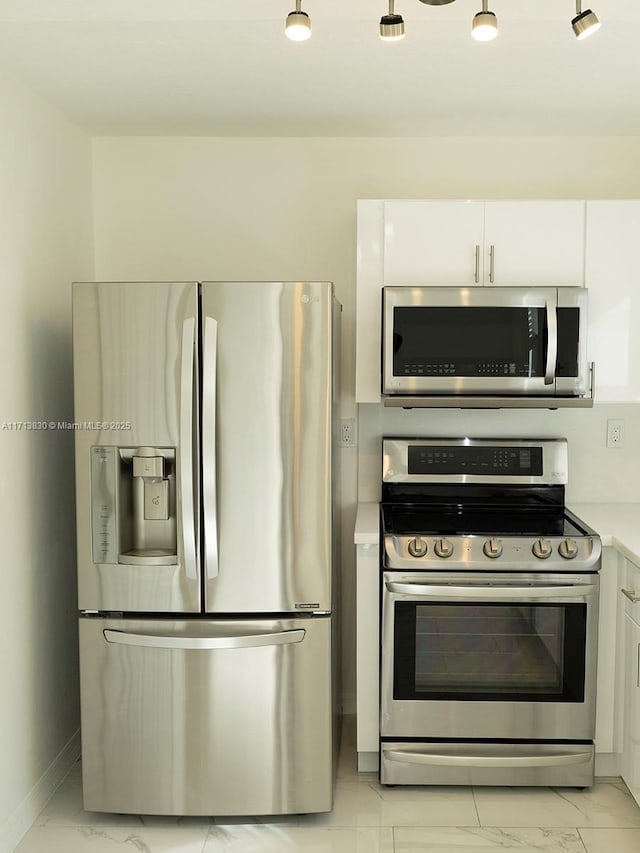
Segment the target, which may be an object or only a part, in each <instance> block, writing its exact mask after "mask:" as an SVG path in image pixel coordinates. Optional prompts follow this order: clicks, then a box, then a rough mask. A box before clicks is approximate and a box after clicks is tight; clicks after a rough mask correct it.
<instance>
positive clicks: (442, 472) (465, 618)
mask: <svg viewBox="0 0 640 853" xmlns="http://www.w3.org/2000/svg"><path fill="white" fill-rule="evenodd" d="M567 471H568V466H567V444H566V441H565V440H564V439H552V440H548V439H544V440H539V439H532V440H522V439H518V440H503V439H491V440H488V439H467V438H460V439H437V438H429V439H405V438H402V439H396V438H387V439H384V441H383V472H382V481H383V483H382V504H381V515H382V527H381V530H382V534H381V535H382V543H381V544H382V547H381V554H382V614H381V619H382V626H381V638H382V648H381V716H380V738H381V744H380V747H381V767H380V778H381V781H382V782H383V783H384V784H445V785H456V784H460V785H468V784H473V785H571V786H578V787H584V786H589V785H591V784H592V783H593V773H594V733H595V690H596V655H597V632H598V588H599V578H598V571H599V569H600V562H601V543H600V539H599V537H598V535H597V534H596V533H595V532H594V531H593V530H591V529H590V528H589V527H587V526H586V525H585V524H584V523H583V522H582V521H581V520H580V519H579V518H577V517H576V516H575V515H573V513H571V512H570V511H569V510H567V508H566V507H565V503H564V495H565V485H566V483H567Z"/></svg>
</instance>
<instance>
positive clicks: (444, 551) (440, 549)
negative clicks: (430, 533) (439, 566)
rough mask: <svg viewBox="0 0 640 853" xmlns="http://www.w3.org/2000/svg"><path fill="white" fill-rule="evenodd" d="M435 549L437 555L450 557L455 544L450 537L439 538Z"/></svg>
mask: <svg viewBox="0 0 640 853" xmlns="http://www.w3.org/2000/svg"><path fill="white" fill-rule="evenodd" d="M433 550H434V551H435V552H436V556H437V557H450V556H451V555H452V554H453V544H452V543H451V542H450V541H449V540H448V539H438V540H437V541H436V543H435V545H434V546H433Z"/></svg>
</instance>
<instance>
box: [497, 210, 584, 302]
mask: <svg viewBox="0 0 640 853" xmlns="http://www.w3.org/2000/svg"><path fill="white" fill-rule="evenodd" d="M584 242H585V203H584V202H583V201H488V202H486V203H485V209H484V260H483V269H484V284H485V285H491V284H496V285H505V286H511V287H513V286H516V287H517V286H520V285H526V286H531V285H533V286H536V287H537V286H541V287H547V286H551V287H553V286H558V285H568V286H572V285H573V286H575V287H582V286H584Z"/></svg>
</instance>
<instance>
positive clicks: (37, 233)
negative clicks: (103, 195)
mask: <svg viewBox="0 0 640 853" xmlns="http://www.w3.org/2000/svg"><path fill="white" fill-rule="evenodd" d="M0 114H1V115H2V127H3V131H2V133H1V134H0V199H2V204H1V205H0V290H1V296H2V309H1V310H0V342H1V347H2V358H1V359H0V459H1V463H0V464H1V471H2V473H1V475H0V519H2V522H1V540H2V562H1V584H2V619H1V620H0V672H1V679H2V689H1V690H0V732H1V735H2V736H1V738H0V851H9V850H12V849H13V847H14V845H15V844H16V843H17V841H18V840H19V838H20V837H21V835H22V834H23V832H24V831H25V830H26V829H28V827H29V826H30V824H31V822H32V821H33V819H34V818H35V817H36V815H37V814H38V812H39V811H40V809H41V808H42V806H43V805H44V803H45V802H46V799H47V798H48V797H49V796H50V794H51V793H52V791H53V789H54V787H55V785H56V784H57V782H59V781H60V778H61V775H63V774H64V773H65V772H66V770H67V769H68V765H69V762H70V761H73V760H74V758H75V757H77V754H78V749H79V741H78V736H77V733H78V727H79V697H78V674H77V616H76V583H75V521H74V512H75V509H74V506H75V505H74V497H73V490H74V479H73V455H72V446H73V435H72V433H67V432H64V431H58V430H46V431H44V430H41V431H26V430H24V429H11V427H10V425H11V424H12V423H14V422H34V421H45V422H48V421H51V420H53V421H58V420H67V421H69V420H72V411H73V402H72V372H71V300H70V295H71V285H70V283H71V281H72V279H73V278H76V277H78V278H81V277H86V276H91V275H92V274H93V264H92V235H91V225H92V221H91V199H90V180H91V168H90V166H91V150H90V144H89V139H88V137H87V136H86V135H85V134H83V133H82V132H81V131H79V130H78V129H77V128H76V127H74V126H73V125H71V124H70V123H69V122H67V121H66V120H65V119H64V118H63V117H62V116H60V115H59V114H58V113H56V112H55V111H54V110H53V109H51V108H50V107H49V106H47V105H46V104H44V103H43V102H41V101H39V100H38V99H37V98H36V97H35V96H34V95H32V94H30V93H29V91H28V90H26V89H24V88H23V87H22V85H20V84H19V83H17V82H16V81H14V80H12V79H11V78H9V77H7V76H4V75H2V74H0Z"/></svg>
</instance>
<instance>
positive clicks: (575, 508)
mask: <svg viewBox="0 0 640 853" xmlns="http://www.w3.org/2000/svg"><path fill="white" fill-rule="evenodd" d="M568 507H569V509H570V510H571V511H572V512H574V513H575V514H576V515H577V516H578V517H579V518H581V519H582V520H583V521H584V522H586V523H587V524H588V525H589V527H592V528H593V529H594V530H595V531H596V533H598V534H599V535H600V538H601V539H602V544H603V546H605V547H612V548H616V549H617V550H618V551H620V552H621V553H622V554H624V556H625V557H627V558H628V559H629V560H631V561H632V562H633V563H636V564H637V565H638V566H640V503H632V504H630V503H620V504H596V503H574V504H569V505H568ZM379 519H380V508H379V504H377V503H360V504H358V512H357V515H356V525H355V535H354V542H355V544H356V545H377V544H378V537H379V535H380V533H379Z"/></svg>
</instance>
